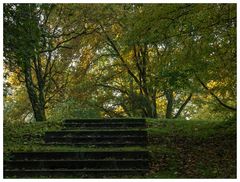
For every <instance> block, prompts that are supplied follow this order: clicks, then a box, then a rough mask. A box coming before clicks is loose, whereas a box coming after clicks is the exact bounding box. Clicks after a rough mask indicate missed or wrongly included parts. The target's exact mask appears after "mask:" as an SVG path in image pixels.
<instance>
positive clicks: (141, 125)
mask: <svg viewBox="0 0 240 182" xmlns="http://www.w3.org/2000/svg"><path fill="white" fill-rule="evenodd" d="M63 126H64V127H65V129H67V128H84V129H88V128H91V129H94V128H98V129H108V128H145V127H146V124H145V123H144V122H132V123H129V122H117V123H116V122H99V123H87V122H85V123H83V122H75V123H74V122H72V123H63Z"/></svg>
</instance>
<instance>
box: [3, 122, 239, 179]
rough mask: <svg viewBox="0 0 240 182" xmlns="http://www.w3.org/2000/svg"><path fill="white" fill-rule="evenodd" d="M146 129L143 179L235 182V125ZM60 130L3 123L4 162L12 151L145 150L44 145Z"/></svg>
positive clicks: (165, 124)
mask: <svg viewBox="0 0 240 182" xmlns="http://www.w3.org/2000/svg"><path fill="white" fill-rule="evenodd" d="M147 125H148V128H147V131H148V139H149V145H148V147H147V150H148V151H149V153H150V156H151V164H150V166H151V168H150V172H149V174H147V175H146V176H145V177H144V178H236V121H234V120H229V121H207V120H189V121H187V120H160V119H147ZM61 128H62V124H61V122H43V123H30V124H21V123H12V124H11V123H4V158H5V159H7V158H8V157H9V154H10V153H11V152H13V151H72V152H74V151H80V152H84V151H137V150H144V148H143V147H121V148H115V147H112V148H107V147H105V148H94V147H71V146H48V145H46V146H44V145H42V144H43V143H44V142H43V137H44V134H45V132H46V131H54V130H59V129H61ZM130 178H143V177H142V176H139V177H138V176H134V177H133V176H130Z"/></svg>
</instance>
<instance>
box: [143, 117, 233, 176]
mask: <svg viewBox="0 0 240 182" xmlns="http://www.w3.org/2000/svg"><path fill="white" fill-rule="evenodd" d="M148 126H149V128H148V129H147V130H148V135H149V143H150V145H149V151H150V152H151V156H152V160H151V162H152V165H151V166H152V168H151V173H150V174H149V175H148V177H147V178H236V121H234V120H230V121H202V120H191V121H186V120H154V119H149V120H148Z"/></svg>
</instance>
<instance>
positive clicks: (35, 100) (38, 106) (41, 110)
mask: <svg viewBox="0 0 240 182" xmlns="http://www.w3.org/2000/svg"><path fill="white" fill-rule="evenodd" d="M24 74H25V84H26V87H27V92H28V97H29V100H30V102H31V105H32V109H33V113H34V117H35V119H36V121H46V114H45V106H44V104H43V101H44V100H40V97H38V96H37V93H36V90H35V88H34V83H33V80H32V72H31V67H30V63H29V62H26V64H25V68H24ZM40 95H41V94H40Z"/></svg>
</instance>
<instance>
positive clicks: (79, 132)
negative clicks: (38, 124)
mask: <svg viewBox="0 0 240 182" xmlns="http://www.w3.org/2000/svg"><path fill="white" fill-rule="evenodd" d="M54 136H89V137H90V136H99V137H102V136H144V137H146V136H147V132H146V131H145V130H65V131H51V132H46V134H45V137H54Z"/></svg>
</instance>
